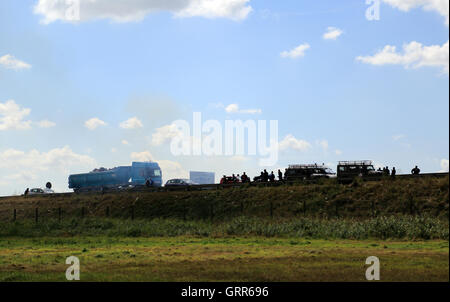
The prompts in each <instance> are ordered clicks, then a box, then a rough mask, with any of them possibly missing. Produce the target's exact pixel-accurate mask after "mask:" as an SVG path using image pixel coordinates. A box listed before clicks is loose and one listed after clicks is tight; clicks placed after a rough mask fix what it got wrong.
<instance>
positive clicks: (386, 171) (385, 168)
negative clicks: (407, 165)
mask: <svg viewBox="0 0 450 302" xmlns="http://www.w3.org/2000/svg"><path fill="white" fill-rule="evenodd" d="M378 171H381V172H383V174H384V175H386V176H389V175H391V176H393V177H395V175H396V174H397V170H395V167H393V168H392V171H391V170H389V167H388V166H386V167H383V169H381V168H378Z"/></svg>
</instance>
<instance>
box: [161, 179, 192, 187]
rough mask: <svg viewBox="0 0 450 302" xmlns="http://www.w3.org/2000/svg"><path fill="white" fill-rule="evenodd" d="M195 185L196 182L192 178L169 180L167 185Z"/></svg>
mask: <svg viewBox="0 0 450 302" xmlns="http://www.w3.org/2000/svg"><path fill="white" fill-rule="evenodd" d="M193 185H196V183H195V182H193V181H192V180H190V179H185V178H176V179H170V180H168V181H167V182H166V185H165V187H189V186H193Z"/></svg>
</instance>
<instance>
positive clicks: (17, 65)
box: [0, 54, 31, 70]
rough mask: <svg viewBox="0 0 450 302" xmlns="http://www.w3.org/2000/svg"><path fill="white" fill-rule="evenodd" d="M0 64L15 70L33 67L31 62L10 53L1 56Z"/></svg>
mask: <svg viewBox="0 0 450 302" xmlns="http://www.w3.org/2000/svg"><path fill="white" fill-rule="evenodd" d="M0 65H3V66H4V67H5V68H8V69H15V70H19V69H29V68H31V65H30V64H28V63H25V62H23V61H20V60H18V59H16V58H15V57H14V56H12V55H9V54H8V55H4V56H3V57H0Z"/></svg>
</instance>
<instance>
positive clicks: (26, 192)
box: [23, 188, 30, 196]
mask: <svg viewBox="0 0 450 302" xmlns="http://www.w3.org/2000/svg"><path fill="white" fill-rule="evenodd" d="M28 193H30V188H27V189H26V190H25V193H23V195H25V196H27V195H28Z"/></svg>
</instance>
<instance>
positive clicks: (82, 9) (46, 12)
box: [34, 0, 252, 24]
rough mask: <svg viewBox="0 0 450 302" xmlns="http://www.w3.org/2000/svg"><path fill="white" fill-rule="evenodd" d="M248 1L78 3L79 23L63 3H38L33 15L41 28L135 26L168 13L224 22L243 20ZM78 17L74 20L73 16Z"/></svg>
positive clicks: (108, 0) (117, 0)
mask: <svg viewBox="0 0 450 302" xmlns="http://www.w3.org/2000/svg"><path fill="white" fill-rule="evenodd" d="M249 2H250V0H95V1H93V0H79V3H80V6H79V20H74V18H73V14H72V15H71V14H68V12H70V11H74V10H73V8H77V7H74V6H73V4H71V3H70V2H68V1H66V0H39V1H38V3H37V4H36V5H35V6H34V13H35V14H38V15H42V16H43V19H42V20H41V22H42V23H44V24H49V23H52V22H54V21H57V20H61V21H66V22H74V21H88V20H95V19H110V20H112V21H114V22H136V21H140V20H142V19H144V18H145V17H146V16H147V15H148V14H150V13H155V12H159V11H168V12H171V13H172V14H173V15H174V16H175V17H178V18H185V17H204V18H210V19H213V18H227V19H231V20H236V21H238V20H243V19H245V18H247V16H248V15H249V13H250V12H251V11H252V7H251V6H250V5H248V3H249ZM77 17H78V16H77Z"/></svg>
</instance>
